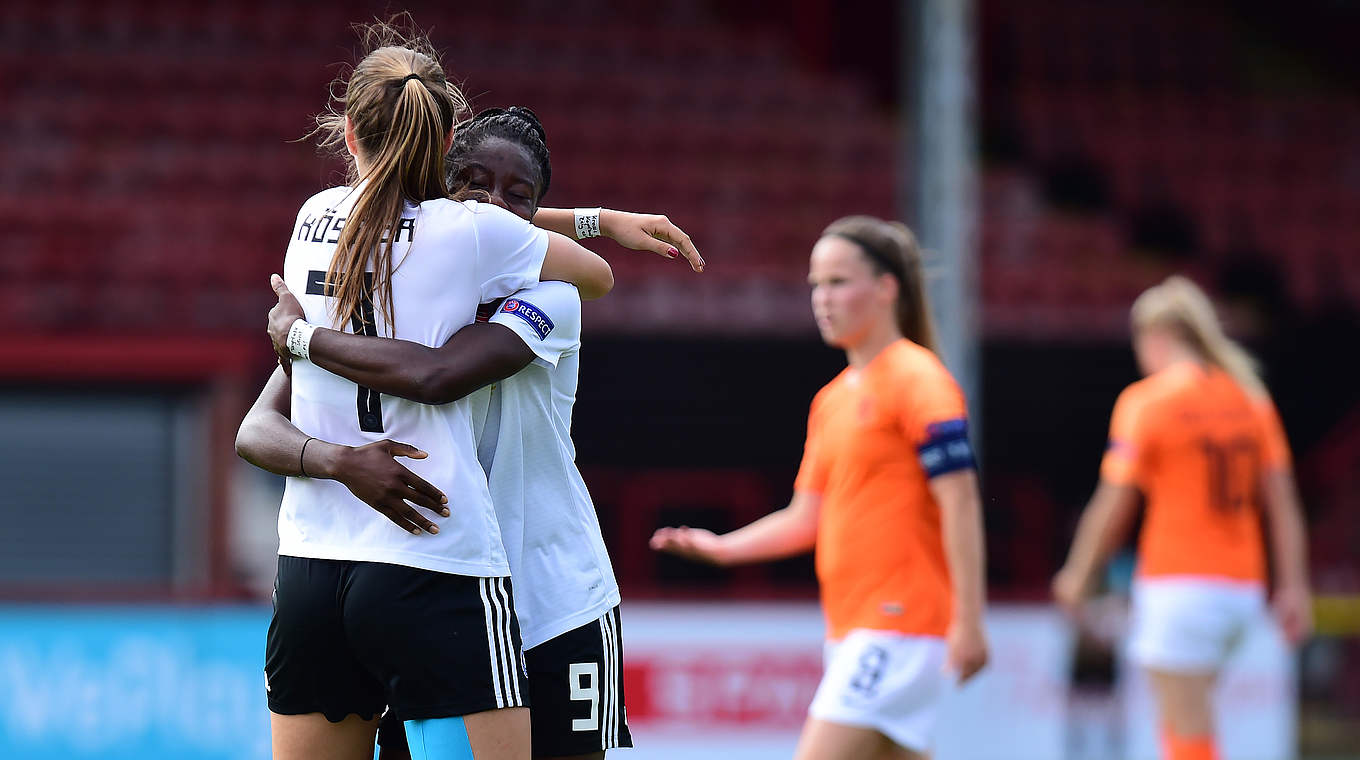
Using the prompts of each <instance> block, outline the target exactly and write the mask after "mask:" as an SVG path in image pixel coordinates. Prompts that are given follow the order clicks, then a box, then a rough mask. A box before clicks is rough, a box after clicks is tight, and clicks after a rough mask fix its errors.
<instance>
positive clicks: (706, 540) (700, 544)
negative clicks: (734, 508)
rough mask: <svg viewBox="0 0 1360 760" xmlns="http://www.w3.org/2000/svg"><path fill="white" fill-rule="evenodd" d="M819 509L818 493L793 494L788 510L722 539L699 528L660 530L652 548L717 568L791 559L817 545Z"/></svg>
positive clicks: (780, 511) (774, 513) (733, 532)
mask: <svg viewBox="0 0 1360 760" xmlns="http://www.w3.org/2000/svg"><path fill="white" fill-rule="evenodd" d="M821 508H822V495H821V494H819V493H812V492H809V491H794V492H793V499H792V500H791V501H790V502H789V505H788V506H787V507H784V508H783V509H781V510H778V511H775V512H771V513H770V514H768V515H765V516H764V517H762V518H760V519H759V520H756V521H755V522H753V523H751V524H750V525H747V526H746V527H744V528H738V529H737V530H734V531H732V532H731V533H724V534H723V535H721V536H719V535H716V534H714V533H713V532H712V531H708V530H704V529H702V528H690V527H685V526H681V527H679V528H662V529H660V530H658V531H657V532H656V533H655V534H653V535H652V540H651V547H652V549H654V550H656V551H659V552H667V553H668V554H674V555H677V556H680V557H684V558H686V559H692V560H695V561H696V562H706V563H708V564H710V565H719V566H727V565H744V564H749V563H752V562H765V561H768V560H773V559H783V558H784V557H792V556H793V555H795V554H802V553H804V552H807V551H811V550H812V547H813V546H815V545H816V543H817V515H818V513H819V512H820V511H821Z"/></svg>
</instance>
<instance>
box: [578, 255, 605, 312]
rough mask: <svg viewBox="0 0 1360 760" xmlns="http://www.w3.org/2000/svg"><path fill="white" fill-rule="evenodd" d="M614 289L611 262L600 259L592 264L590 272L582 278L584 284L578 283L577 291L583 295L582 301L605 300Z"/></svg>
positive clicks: (597, 258)
mask: <svg viewBox="0 0 1360 760" xmlns="http://www.w3.org/2000/svg"><path fill="white" fill-rule="evenodd" d="M613 289H614V269H613V267H611V266H609V262H607V261H605V260H604V259H602V258H599V257H596V260H595V261H594V262H592V266H591V267H590V271H589V272H588V273H587V274H586V275H585V276H584V277H582V282H578V283H576V290H577V292H579V293H580V294H581V300H582V301H593V300H595V299H597V298H603V297H605V296H607V295H609V291H611V290H613Z"/></svg>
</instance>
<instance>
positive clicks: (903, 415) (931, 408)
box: [898, 365, 968, 447]
mask: <svg viewBox="0 0 1360 760" xmlns="http://www.w3.org/2000/svg"><path fill="white" fill-rule="evenodd" d="M906 387H907V388H908V389H909V390H908V392H907V394H906V395H905V397H904V398H903V403H902V405H901V406H900V407H899V420H898V421H899V423H900V424H901V425H902V431H903V432H904V433H905V434H906V436H907V440H909V441H911V444H912V445H913V446H916V447H920V446H923V445H925V444H927V443H928V442H930V440H931V439H932V438H933V437H935V435H936V433H937V428H938V427H939V426H940V425H950V426H952V425H957V424H961V423H963V422H964V421H966V420H967V419H968V405H967V403H965V402H964V399H963V391H962V390H960V389H959V384H958V383H956V382H954V378H953V376H951V375H950V374H949V370H947V369H945V368H944V365H936V366H931V367H929V368H928V369H927V370H925V371H924V372H922V373H921V374H920V375H919V376H918V377H916V378H913V379H912V381H911V382H910V383H908V384H906Z"/></svg>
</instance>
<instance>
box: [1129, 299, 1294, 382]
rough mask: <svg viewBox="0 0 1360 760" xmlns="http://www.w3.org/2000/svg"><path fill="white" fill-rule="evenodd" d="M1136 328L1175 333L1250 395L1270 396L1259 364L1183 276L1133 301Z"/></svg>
mask: <svg viewBox="0 0 1360 760" xmlns="http://www.w3.org/2000/svg"><path fill="white" fill-rule="evenodd" d="M1132 321H1133V329H1134V331H1135V332H1138V331H1141V330H1145V329H1148V328H1162V329H1167V330H1171V331H1173V332H1174V333H1175V334H1176V335H1177V336H1178V337H1180V338H1181V340H1183V341H1184V342H1185V344H1186V345H1187V346H1188V347H1189V348H1190V349H1191V350H1193V351H1194V352H1195V353H1196V354H1198V355H1199V356H1200V357H1201V358H1202V359H1203V360H1204V361H1206V362H1208V363H1209V364H1211V365H1213V366H1215V367H1218V368H1219V369H1221V370H1223V371H1224V372H1227V373H1228V374H1229V375H1230V376H1232V378H1233V379H1234V380H1236V381H1237V384H1238V385H1240V386H1242V389H1243V390H1245V391H1247V393H1249V394H1251V395H1252V396H1256V397H1258V398H1261V397H1266V396H1267V391H1266V386H1265V383H1263V382H1262V381H1261V376H1260V372H1259V369H1258V365H1257V362H1256V360H1255V359H1254V358H1252V356H1251V354H1249V353H1247V350H1246V349H1244V348H1242V346H1240V345H1238V344H1237V342H1236V341H1234V340H1233V339H1232V338H1229V337H1228V336H1227V335H1226V334H1225V333H1224V332H1223V326H1222V324H1221V323H1220V322H1219V320H1218V315H1217V314H1216V313H1215V312H1214V306H1213V304H1212V303H1211V302H1210V301H1209V297H1208V296H1206V295H1205V294H1204V291H1203V290H1200V289H1199V286H1197V285H1195V283H1193V282H1191V281H1190V280H1189V279H1187V278H1185V277H1181V276H1180V275H1172V276H1171V277H1168V278H1167V279H1166V281H1165V282H1163V283H1162V284H1160V285H1156V286H1153V287H1151V288H1148V289H1147V290H1146V291H1144V292H1143V294H1142V295H1140V296H1138V300H1136V301H1134V302H1133V309H1132Z"/></svg>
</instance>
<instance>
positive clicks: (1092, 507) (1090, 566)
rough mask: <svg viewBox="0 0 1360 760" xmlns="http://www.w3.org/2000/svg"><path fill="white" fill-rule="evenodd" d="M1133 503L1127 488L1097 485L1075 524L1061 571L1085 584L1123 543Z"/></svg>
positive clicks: (1131, 493)
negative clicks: (1065, 571) (1069, 549)
mask: <svg viewBox="0 0 1360 760" xmlns="http://www.w3.org/2000/svg"><path fill="white" fill-rule="evenodd" d="M1135 499H1136V496H1135V495H1134V493H1133V490H1132V489H1131V488H1129V487H1128V486H1118V485H1114V484H1111V483H1107V482H1105V481H1101V483H1100V484H1099V485H1098V486H1097V487H1096V492H1095V495H1093V496H1092V497H1091V503H1090V504H1089V505H1088V506H1087V507H1086V510H1085V511H1084V512H1082V515H1081V519H1080V520H1078V522H1077V532H1076V535H1075V536H1074V537H1073V539H1072V549H1071V551H1069V552H1068V555H1067V562H1066V563H1065V564H1064V566H1063V567H1064V569H1065V570H1067V571H1069V572H1073V573H1076V574H1077V575H1078V577H1080V578H1081V579H1082V580H1083V581H1084V582H1086V583H1089V582H1090V580H1091V579H1092V578H1093V577H1094V576H1095V574H1096V573H1097V572H1098V571H1099V570H1100V568H1101V567H1103V566H1104V565H1105V563H1106V562H1107V561H1109V559H1110V556H1111V555H1113V554H1114V552H1115V550H1116V549H1117V548H1119V545H1120V544H1122V543H1123V541H1124V538H1125V536H1126V535H1127V533H1128V529H1129V527H1130V525H1131V524H1132V522H1133V519H1132V518H1133V506H1134V504H1135Z"/></svg>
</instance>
